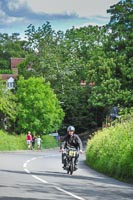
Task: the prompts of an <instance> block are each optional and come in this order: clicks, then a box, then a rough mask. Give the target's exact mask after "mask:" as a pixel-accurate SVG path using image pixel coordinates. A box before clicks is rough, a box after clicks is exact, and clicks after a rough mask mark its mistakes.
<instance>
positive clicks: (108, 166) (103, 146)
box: [86, 118, 133, 182]
mask: <svg viewBox="0 0 133 200" xmlns="http://www.w3.org/2000/svg"><path fill="white" fill-rule="evenodd" d="M86 163H87V164H88V165H89V166H90V167H92V168H94V169H96V170H98V171H99V172H102V173H105V174H107V175H109V176H111V177H114V178H117V179H120V180H123V181H130V182H133V123H132V118H130V119H128V120H126V121H123V122H122V123H119V124H116V125H115V126H111V127H109V128H104V129H103V130H100V131H98V132H96V133H95V134H94V136H93V137H92V138H91V139H90V140H88V143H87V148H86Z"/></svg>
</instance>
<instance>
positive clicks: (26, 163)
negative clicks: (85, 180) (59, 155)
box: [23, 155, 85, 200]
mask: <svg viewBox="0 0 133 200" xmlns="http://www.w3.org/2000/svg"><path fill="white" fill-rule="evenodd" d="M53 156H56V155H50V157H53ZM43 157H49V156H40V157H34V158H31V159H30V160H27V161H26V162H25V163H24V164H23V168H24V171H26V172H27V173H28V174H30V173H31V172H30V171H29V170H28V169H27V165H28V163H29V162H31V161H33V160H36V159H38V158H43ZM32 177H33V178H35V179H37V180H38V181H40V182H42V183H45V184H47V183H48V182H47V181H46V180H44V179H41V178H39V177H38V176H36V175H32ZM51 185H53V184H51ZM54 188H55V189H56V190H58V191H60V192H63V193H65V194H67V195H69V196H72V197H74V198H75V199H79V200H85V199H84V198H82V197H79V196H77V195H75V194H73V193H71V192H68V191H67V190H64V189H62V188H60V187H56V186H54Z"/></svg>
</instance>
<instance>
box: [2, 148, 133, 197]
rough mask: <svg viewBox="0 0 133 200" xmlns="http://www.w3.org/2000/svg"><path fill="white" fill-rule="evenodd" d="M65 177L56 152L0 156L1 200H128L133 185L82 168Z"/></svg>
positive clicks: (82, 158) (14, 153)
mask: <svg viewBox="0 0 133 200" xmlns="http://www.w3.org/2000/svg"><path fill="white" fill-rule="evenodd" d="M84 160H85V155H80V159H79V169H78V170H77V171H75V172H74V174H73V175H68V174H67V173H66V171H64V170H63V169H62V164H61V153H60V152H59V150H58V149H56V150H45V151H22V152H21V151H19V152H0V200H35V199H36V200H42V199H43V200H45V199H46V200H57V199H58V200H77V199H79V200H103V199H104V200H116V199H117V200H131V199H133V185H130V184H127V183H123V182H120V181H117V180H115V179H112V178H109V177H107V176H105V175H102V174H100V173H97V172H95V171H94V170H92V169H90V168H89V167H87V166H86V165H85V164H84Z"/></svg>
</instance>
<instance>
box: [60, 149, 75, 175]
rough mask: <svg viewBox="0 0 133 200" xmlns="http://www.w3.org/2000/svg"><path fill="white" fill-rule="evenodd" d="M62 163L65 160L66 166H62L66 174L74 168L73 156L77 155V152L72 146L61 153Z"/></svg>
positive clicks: (71, 172) (70, 172)
mask: <svg viewBox="0 0 133 200" xmlns="http://www.w3.org/2000/svg"><path fill="white" fill-rule="evenodd" d="M62 156H63V163H64V162H65V164H66V167H65V168H64V169H65V170H66V171H67V173H68V174H70V175H72V174H73V172H74V171H75V170H76V169H75V158H76V157H78V152H77V150H76V149H75V148H74V147H69V148H67V149H66V152H64V153H63V155H62Z"/></svg>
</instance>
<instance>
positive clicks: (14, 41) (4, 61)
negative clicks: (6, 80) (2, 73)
mask: <svg viewBox="0 0 133 200" xmlns="http://www.w3.org/2000/svg"><path fill="white" fill-rule="evenodd" d="M25 44H26V41H24V40H21V38H20V37H19V33H13V34H12V35H11V36H9V35H8V34H6V33H4V34H0V58H1V59H0V69H9V67H10V58H11V57H19V58H24V57H25V56H26V54H27V51H28V50H27V49H26V48H25Z"/></svg>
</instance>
